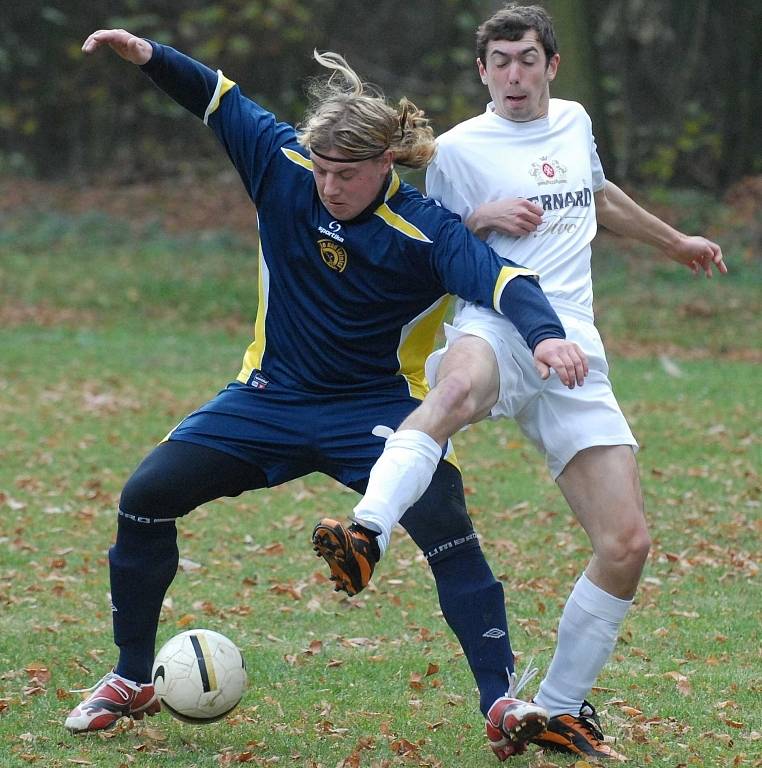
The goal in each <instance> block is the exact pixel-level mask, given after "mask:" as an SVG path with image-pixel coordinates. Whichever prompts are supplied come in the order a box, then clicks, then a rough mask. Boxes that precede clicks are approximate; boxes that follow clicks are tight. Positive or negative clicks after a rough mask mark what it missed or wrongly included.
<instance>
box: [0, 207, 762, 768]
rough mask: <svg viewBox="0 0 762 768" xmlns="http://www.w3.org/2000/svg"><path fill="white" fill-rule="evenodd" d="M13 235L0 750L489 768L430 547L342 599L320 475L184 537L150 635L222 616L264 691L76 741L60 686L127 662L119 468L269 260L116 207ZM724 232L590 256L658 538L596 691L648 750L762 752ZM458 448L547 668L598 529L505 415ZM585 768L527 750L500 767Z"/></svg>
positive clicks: (636, 747) (752, 394) (757, 500)
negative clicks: (720, 255)
mask: <svg viewBox="0 0 762 768" xmlns="http://www.w3.org/2000/svg"><path fill="white" fill-rule="evenodd" d="M0 224H2V226H1V227H0V321H1V322H0V425H2V427H1V430H2V442H0V553H1V557H0V745H2V746H0V766H1V767H2V768H5V766H14V767H15V766H27V765H37V766H44V767H45V768H64V766H70V765H92V766H98V768H101V767H102V768H117V767H118V768H122V767H124V766H136V767H139V768H149V767H153V766H167V767H172V768H174V767H175V766H177V767H180V766H182V767H183V768H191V767H198V768H201V766H219V765H235V764H239V763H251V764H253V765H261V766H274V765H275V766H299V767H302V766H303V767H304V768H318V767H320V768H358V767H359V766H366V767H368V768H371V767H373V768H389V767H391V766H421V767H431V768H434V767H435V766H444V767H446V768H450V767H451V766H458V767H459V768H460V767H463V768H473V767H476V766H490V765H496V762H495V760H494V758H493V757H492V755H491V753H490V752H489V750H488V748H487V746H486V743H485V739H484V735H483V724H482V720H481V717H480V715H479V713H478V709H477V706H476V702H477V698H476V695H475V692H474V688H473V682H472V680H471V678H470V675H469V673H468V671H467V666H466V663H465V660H464V659H463V657H462V655H461V653H460V651H459V647H458V645H457V643H456V642H455V641H454V637H453V636H452V635H451V634H450V632H449V630H448V629H447V628H446V625H445V624H444V622H443V621H442V618H441V616H440V614H439V612H438V606H437V603H436V594H435V591H434V589H433V582H432V579H431V578H430V576H429V574H428V570H427V568H426V566H425V563H424V562H423V561H422V559H421V558H420V556H419V555H418V553H417V552H416V550H415V548H414V547H413V546H412V544H411V543H410V542H409V541H408V540H406V539H405V538H404V537H402V536H398V537H396V538H395V540H394V542H393V547H392V550H391V552H390V554H389V556H388V557H387V558H386V559H385V560H384V561H383V563H382V565H381V566H380V567H379V570H378V572H377V574H378V575H377V577H376V578H375V580H374V583H373V585H372V587H371V588H370V589H369V590H367V591H366V592H364V593H363V594H362V595H361V596H359V597H358V598H356V599H352V600H350V599H347V598H342V597H340V596H338V595H335V594H333V593H332V592H331V591H330V589H329V585H328V584H327V579H326V576H325V569H324V568H323V567H321V562H322V561H320V562H319V561H317V560H316V559H314V556H313V553H312V551H311V549H310V547H309V543H308V541H309V533H310V530H311V525H312V523H313V521H314V520H315V519H316V518H317V517H320V516H321V515H323V514H325V513H330V514H335V515H340V516H345V515H346V514H347V513H348V512H349V510H350V508H351V506H352V504H353V499H354V496H353V494H351V493H349V492H347V491H344V490H342V489H341V488H340V487H338V486H337V485H336V484H335V483H333V482H332V481H330V480H327V479H325V478H321V477H319V476H310V477H308V478H305V479H303V480H300V481H296V482H293V483H290V484H288V485H285V486H282V487H279V488H275V489H272V490H268V491H263V492H259V493H257V494H249V495H248V496H244V497H241V498H238V499H234V500H226V501H222V502H217V503H214V504H211V505H208V506H207V507H204V508H202V509H199V510H197V511H196V512H195V513H194V514H193V515H192V516H191V517H190V518H189V519H187V520H185V521H183V522H182V524H181V526H180V530H181V557H182V558H183V568H182V569H181V572H180V573H179V575H178V577H177V579H176V580H175V583H174V585H173V587H172V590H171V592H170V595H169V596H168V599H167V602H166V604H165V608H164V612H163V616H162V623H161V626H160V637H159V639H160V641H163V640H165V639H167V638H169V637H170V636H172V635H173V634H175V633H176V632H178V631H180V629H182V628H188V627H190V626H206V627H209V628H211V629H216V630H218V631H222V632H224V633H225V634H227V635H229V636H230V637H231V638H233V639H234V640H235V641H236V642H237V643H238V644H239V645H240V646H241V648H242V650H243V652H244V655H245V657H246V661H247V665H248V668H249V672H250V687H249V690H248V691H247V693H246V695H245V698H244V700H243V702H242V704H241V706H240V707H239V709H238V710H237V711H236V712H235V713H234V714H233V716H232V717H230V718H229V719H228V720H227V721H225V722H223V723H220V724H217V725H213V726H208V727H205V728H194V727H191V726H187V725H182V724H180V723H177V722H175V721H173V720H172V719H171V718H169V717H168V716H166V715H162V716H160V717H157V718H153V719H151V720H148V721H146V722H145V723H136V724H132V723H129V722H127V723H124V724H122V725H120V726H118V727H117V728H116V729H114V730H113V731H111V732H108V733H104V734H101V735H96V736H94V737H86V738H82V737H76V738H75V737H72V736H70V735H69V734H68V733H67V732H66V731H64V729H63V727H62V721H63V718H64V717H65V716H66V714H67V712H68V710H69V709H70V708H71V707H73V706H74V704H75V703H76V701H77V700H78V694H73V693H71V692H70V690H71V689H73V688H83V687H86V686H88V685H90V684H92V683H94V682H95V681H96V680H97V679H98V678H99V677H100V676H101V675H102V674H103V673H104V672H105V671H106V670H107V669H108V668H109V665H110V664H111V663H113V660H114V655H113V650H112V646H111V641H110V621H111V618H110V610H109V600H108V578H107V567H106V552H107V549H108V547H109V545H110V543H111V541H112V536H113V532H114V522H115V521H114V510H115V505H116V501H117V498H118V494H119V491H120V489H121V486H122V484H123V482H124V480H125V479H126V477H127V476H128V475H129V473H130V471H131V470H132V468H133V467H134V466H135V464H136V463H137V462H138V461H139V460H140V459H141V458H142V456H143V455H144V454H145V453H146V452H147V451H148V450H150V448H151V447H152V445H153V444H154V443H155V442H156V441H157V440H159V439H161V437H162V436H163V435H164V434H165V433H166V432H167V430H168V429H169V428H170V427H171V426H172V425H173V424H174V423H176V422H177V421H178V420H179V419H181V418H182V417H183V415H184V414H185V413H186V412H187V411H189V410H190V409H191V408H193V407H194V406H196V405H198V404H199V403H200V402H201V401H203V400H204V399H205V398H207V397H209V396H211V395H212V394H214V393H215V392H216V391H217V389H219V388H220V387H221V386H222V385H224V383H226V382H227V381H228V380H229V379H231V378H233V377H234V376H235V374H236V373H237V371H238V367H239V364H240V357H241V354H242V352H243V349H244V347H245V345H246V344H247V343H248V340H249V333H250V325H251V321H252V319H253V316H254V311H255V292H254V286H255V274H254V266H255V264H254V259H253V255H252V252H251V249H250V248H247V247H244V246H243V245H242V244H241V243H239V242H238V241H236V240H235V238H233V237H232V236H230V235H222V234H215V233H194V234H189V235H187V236H184V237H181V236H172V237H169V236H167V235H166V234H164V233H163V232H162V231H161V229H160V228H158V227H154V226H145V227H143V228H138V229H137V230H136V228H135V227H134V226H128V225H127V224H126V223H124V222H122V221H118V220H113V219H109V218H107V217H105V216H103V215H96V214H89V215H85V216H71V215H68V214H65V213H60V212H59V213H55V212H48V213H45V214H35V215H34V216H31V215H30V216H28V217H25V216H20V215H18V214H14V215H13V216H5V217H4V218H3V219H2V220H1V221H0ZM727 234H728V241H729V247H727V246H726V255H727V258H728V261H729V263H730V266H731V270H732V273H731V275H729V276H728V277H727V278H724V279H722V280H719V279H715V280H714V281H705V280H693V279H691V277H690V275H688V274H687V273H686V274H683V273H682V272H681V271H679V270H676V269H673V268H672V267H670V266H668V265H659V266H654V265H655V264H657V263H656V262H654V261H648V257H647V255H646V253H645V252H643V251H639V250H627V251H625V250H623V248H622V246H621V245H620V244H618V243H614V242H612V241H608V240H603V241H602V242H600V243H599V244H598V247H597V251H596V253H597V256H596V261H595V269H596V272H597V275H598V278H599V280H598V293H597V309H598V316H599V321H600V325H601V329H602V332H603V335H604V338H605V339H606V340H607V342H608V344H609V349H610V358H611V365H612V378H613V381H614V384H615V388H616V391H617V394H618V396H619V398H620V401H621V403H622V405H623V408H624V410H625V412H626V413H627V415H628V417H629V418H630V420H631V423H632V426H633V429H634V431H635V433H636V434H637V436H638V438H639V440H640V441H641V443H642V450H641V453H640V465H641V473H642V479H643V485H644V491H645V496H646V502H647V508H648V516H649V520H650V524H651V530H652V536H653V540H654V546H653V551H652V554H651V558H650V561H649V564H648V567H647V572H646V574H645V577H644V580H643V583H642V587H641V589H640V592H639V594H638V596H637V601H636V605H635V607H634V609H633V610H632V612H631V615H630V617H629V618H628V620H627V622H626V625H625V628H624V631H623V634H622V637H621V639H620V642H619V644H618V646H617V649H616V652H615V657H614V658H613V659H612V662H611V663H610V664H609V665H608V666H607V668H606V669H605V671H604V673H603V675H602V676H601V678H600V680H599V682H598V687H597V688H596V690H595V691H594V692H593V694H592V699H593V701H594V703H595V704H596V705H597V707H598V709H599V712H600V713H601V715H602V718H603V723H604V727H605V730H606V731H607V733H610V734H611V735H612V736H615V737H616V738H617V740H618V742H617V743H618V749H621V751H623V752H624V753H626V754H627V755H628V756H629V757H630V764H632V765H637V766H646V765H653V766H668V767H670V768H681V767H687V766H711V767H712V768H714V767H715V766H720V767H722V768H731V767H732V768H736V767H738V766H757V767H759V766H762V652H761V650H760V649H761V646H762V642H761V638H760V618H762V616H761V613H762V590H761V589H760V578H759V559H760V558H759V554H760V546H759V541H760V535H761V534H762V514H761V512H762V506H761V505H762V482H761V480H760V467H762V448H761V443H762V439H761V430H760V427H762V419H761V417H760V413H762V388H761V387H760V381H759V380H760V372H761V371H762V368H761V367H760V361H761V360H762V355H760V349H761V348H762V318H761V317H760V312H759V308H760V303H761V302H760V298H761V295H762V280H761V279H760V276H761V275H762V270H761V269H760V262H759V255H758V254H751V255H750V253H749V251H748V249H747V246H746V244H745V243H744V241H743V238H742V237H741V236H740V235H738V234H737V233H736V234H735V235H734V236H733V237H731V234H730V232H728V233H727ZM739 238H740V239H739ZM456 446H457V449H458V453H459V458H460V460H461V464H462V466H463V467H464V476H465V482H466V486H467V489H468V501H469V505H470V509H471V513H472V516H473V517H474V520H475V522H476V525H477V527H478V529H479V530H480V531H481V532H482V534H483V545H484V548H485V550H486V552H487V554H488V557H489V559H490V561H491V563H492V565H493V567H494V569H495V571H496V573H498V574H499V575H500V577H501V578H502V579H503V580H504V583H505V586H506V593H507V596H508V609H509V617H510V622H511V627H512V640H513V646H514V649H515V650H516V651H517V652H518V655H519V665H520V666H523V663H525V662H526V661H527V660H528V658H529V657H530V656H534V658H535V662H536V663H537V664H538V665H539V666H540V667H541V669H544V668H545V667H546V666H547V664H548V662H549V660H550V656H551V654H552V649H553V645H554V633H555V627H556V623H557V620H558V616H559V612H560V608H561V606H562V605H563V602H564V600H565V598H566V595H567V594H568V591H569V589H570V587H571V585H572V583H573V581H574V579H575V578H576V576H577V575H578V574H579V573H580V572H581V571H582V569H583V568H584V565H585V562H586V559H587V555H588V549H587V543H586V539H585V538H584V536H583V535H581V534H580V531H579V530H578V528H577V527H576V525H575V524H574V522H573V520H572V519H571V518H570V515H569V513H568V511H567V510H566V508H565V506H564V504H563V503H562V502H561V500H560V497H559V494H558V492H557V490H556V488H555V486H554V485H553V483H552V482H551V481H550V480H549V479H548V477H547V475H546V473H545V470H544V468H543V465H542V462H541V461H540V459H539V458H538V457H537V456H536V455H535V454H534V452H533V449H532V448H531V447H530V446H529V445H527V443H526V442H525V441H524V440H523V439H522V437H521V436H520V434H519V433H518V432H517V430H516V429H515V428H514V427H513V425H512V424H510V423H504V422H500V423H490V424H481V425H479V426H477V427H475V428H473V429H471V430H469V431H467V432H465V433H463V434H461V435H460V436H459V437H458V439H457V443H456ZM532 692H533V691H530V695H531V693H532ZM573 764H574V761H573V760H571V759H563V758H561V757H559V756H554V755H550V754H542V753H540V752H538V751H537V750H536V749H530V750H529V751H528V752H527V754H526V755H525V756H523V757H520V758H515V759H513V760H512V761H511V762H510V765H511V766H516V768H530V767H531V768H541V767H542V768H551V767H552V766H567V765H573ZM577 765H578V767H579V768H583V767H584V765H585V764H584V763H582V762H580V763H578V764H577Z"/></svg>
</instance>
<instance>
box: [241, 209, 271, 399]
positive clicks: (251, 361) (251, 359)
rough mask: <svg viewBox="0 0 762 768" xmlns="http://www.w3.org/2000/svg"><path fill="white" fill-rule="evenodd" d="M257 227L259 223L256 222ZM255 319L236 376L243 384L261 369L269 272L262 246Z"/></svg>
mask: <svg viewBox="0 0 762 768" xmlns="http://www.w3.org/2000/svg"><path fill="white" fill-rule="evenodd" d="M257 225H259V222H257ZM258 283H259V286H258V295H259V301H258V303H257V319H256V320H255V321H254V340H253V341H252V342H251V344H249V346H248V348H247V349H246V352H245V353H244V356H243V366H242V368H241V372H240V373H239V374H238V381H241V382H243V383H244V384H245V383H246V382H247V381H248V380H249V374H250V373H251V372H252V371H253V370H254V369H255V368H256V369H260V368H261V367H262V358H263V357H264V354H265V345H266V343H267V339H266V338H265V318H266V316H267V305H268V302H269V298H270V270H268V269H267V264H266V263H265V258H264V255H263V253H262V244H261V243H260V245H259V280H258Z"/></svg>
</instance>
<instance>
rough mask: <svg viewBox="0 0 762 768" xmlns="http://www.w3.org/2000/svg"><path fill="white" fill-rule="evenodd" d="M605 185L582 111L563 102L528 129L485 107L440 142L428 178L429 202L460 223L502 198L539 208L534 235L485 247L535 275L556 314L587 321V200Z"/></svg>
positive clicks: (591, 227) (590, 218)
mask: <svg viewBox="0 0 762 768" xmlns="http://www.w3.org/2000/svg"><path fill="white" fill-rule="evenodd" d="M604 183H605V178H604V175H603V169H602V167H601V161H600V159H599V158H598V153H597V150H596V146H595V139H594V138H593V132H592V125H591V121H590V117H589V116H588V114H587V112H585V109H584V107H582V105H581V104H578V103H577V102H574V101H565V100H563V99H551V100H550V104H549V109H548V115H547V117H544V118H540V119H537V120H532V121H530V122H526V123H519V122H513V121H511V120H506V119H505V118H502V117H500V116H499V115H497V114H496V113H495V112H494V110H493V105H492V104H490V105H489V106H488V107H487V111H486V112H484V113H483V114H481V115H478V116H477V117H474V118H471V119H470V120H466V121H465V122H463V123H460V124H459V125H456V126H455V127H454V128H452V129H451V130H449V131H447V132H446V133H444V134H442V136H440V137H439V139H438V151H437V154H436V156H435V158H434V161H433V162H432V164H431V165H430V166H429V169H428V171H427V174H426V190H427V194H428V195H429V196H430V197H433V198H435V199H436V200H438V201H439V202H441V203H442V205H444V206H445V207H446V208H449V209H450V210H452V211H454V212H455V213H457V214H459V215H460V216H461V218H462V219H463V220H464V221H465V220H466V219H467V218H468V217H469V216H470V215H471V214H472V213H473V212H474V210H475V209H476V208H477V207H478V206H479V205H481V204H483V203H487V202H491V201H493V200H499V199H501V198H511V197H513V198H517V197H518V198H526V199H527V200H531V201H532V202H533V203H536V204H537V205H539V206H541V207H542V208H543V217H542V219H543V220H542V223H541V224H540V226H539V227H538V228H537V230H536V231H535V232H533V233H532V234H530V235H526V236H523V237H512V236H510V235H505V234H497V233H494V232H493V233H492V234H490V236H489V238H488V240H487V242H488V243H489V244H490V245H491V246H492V247H493V248H494V249H495V250H496V251H497V252H498V253H499V254H501V255H502V256H505V257H507V258H510V259H512V260H513V261H515V262H517V263H519V264H522V265H523V266H525V267H527V268H529V269H531V270H533V271H535V272H537V273H539V275H540V285H541V286H542V289H543V291H544V292H545V294H546V295H547V296H548V299H549V300H550V302H551V304H553V305H554V307H556V309H557V310H562V309H564V308H568V305H569V304H572V305H575V309H576V310H577V311H578V312H579V313H580V314H582V315H584V316H585V317H587V318H589V319H590V320H591V321H592V319H593V315H592V306H593V285H592V276H591V272H590V243H591V241H592V239H593V238H594V237H595V233H596V229H597V225H596V218H595V201H594V197H593V195H594V193H595V192H597V191H598V190H600V189H602V188H603V185H604Z"/></svg>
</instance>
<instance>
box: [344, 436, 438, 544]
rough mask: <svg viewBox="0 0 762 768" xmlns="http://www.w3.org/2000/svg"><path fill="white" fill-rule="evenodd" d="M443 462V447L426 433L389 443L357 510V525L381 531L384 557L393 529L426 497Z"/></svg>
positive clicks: (380, 457) (371, 476) (391, 439)
mask: <svg viewBox="0 0 762 768" xmlns="http://www.w3.org/2000/svg"><path fill="white" fill-rule="evenodd" d="M441 458H442V448H441V446H440V445H439V444H438V443H437V442H436V441H435V440H433V439H432V438H431V437H429V436H428V435H427V434H426V433H425V432H419V431H418V430H415V429H403V430H401V431H399V432H394V433H393V434H392V435H390V436H389V437H388V438H387V440H386V446H385V447H384V452H383V453H382V454H381V456H379V458H378V461H377V462H376V463H375V465H374V466H373V469H372V470H371V472H370V477H369V478H368V487H367V489H366V491H365V495H364V496H363V497H362V499H361V500H360V502H359V503H358V504H357V506H356V507H355V508H354V514H355V521H356V522H357V523H359V524H360V525H363V526H365V527H366V528H369V529H370V530H373V531H379V535H378V538H377V539H376V541H377V542H378V547H379V549H380V550H381V554H382V555H383V554H384V552H385V551H386V548H387V547H388V546H389V539H390V537H391V533H392V528H394V526H395V525H396V524H397V523H398V522H399V520H400V518H401V517H402V515H404V514H405V512H406V511H407V510H408V508H409V507H411V506H412V505H413V504H415V502H416V501H418V499H420V498H421V496H423V494H424V492H425V491H426V489H427V488H428V487H429V484H430V483H431V478H432V477H433V476H434V472H435V471H436V469H437V466H438V465H439V460H440V459H441Z"/></svg>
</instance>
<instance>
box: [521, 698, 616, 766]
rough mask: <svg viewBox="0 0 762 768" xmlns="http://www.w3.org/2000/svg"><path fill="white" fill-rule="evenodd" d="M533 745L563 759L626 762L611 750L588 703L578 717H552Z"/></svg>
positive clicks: (584, 703)
mask: <svg viewBox="0 0 762 768" xmlns="http://www.w3.org/2000/svg"><path fill="white" fill-rule="evenodd" d="M531 741H532V743H533V744H537V746H538V747H542V748H543V749H547V750H550V751H552V752H563V753H564V754H567V755H581V756H583V757H597V758H598V759H603V760H618V761H619V762H620V763H625V762H627V758H626V757H625V756H624V755H622V754H620V753H619V752H617V751H616V750H614V749H613V748H612V747H611V745H610V744H608V743H606V739H605V737H604V735H603V731H602V730H601V721H600V720H599V719H598V714H597V713H596V711H595V707H593V705H592V704H590V702H588V701H585V702H583V703H582V707H581V708H580V710H579V715H576V716H575V715H555V716H554V717H551V718H550V720H548V727H547V728H546V729H545V730H544V731H543V732H542V733H541V734H540V735H539V736H536V737H535V738H533V739H531Z"/></svg>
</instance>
